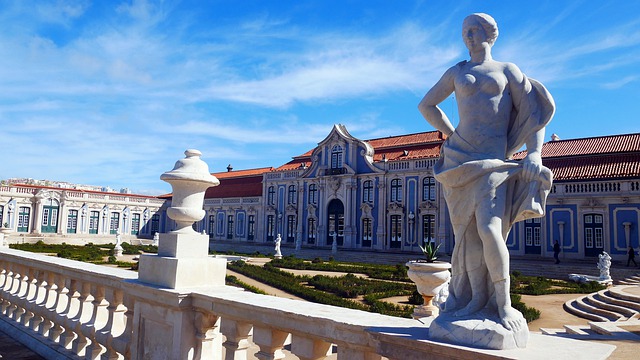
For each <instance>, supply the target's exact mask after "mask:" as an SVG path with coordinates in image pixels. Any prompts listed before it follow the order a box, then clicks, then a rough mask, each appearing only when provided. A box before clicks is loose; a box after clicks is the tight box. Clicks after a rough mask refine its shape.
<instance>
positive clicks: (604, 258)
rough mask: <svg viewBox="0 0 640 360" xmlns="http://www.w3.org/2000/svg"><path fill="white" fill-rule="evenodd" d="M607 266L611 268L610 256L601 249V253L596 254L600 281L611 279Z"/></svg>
mask: <svg viewBox="0 0 640 360" xmlns="http://www.w3.org/2000/svg"><path fill="white" fill-rule="evenodd" d="M609 268H611V256H609V254H607V252H606V251H603V252H602V254H600V255H598V269H599V270H600V280H601V281H602V280H604V281H609V280H612V279H611V274H610V273H609Z"/></svg>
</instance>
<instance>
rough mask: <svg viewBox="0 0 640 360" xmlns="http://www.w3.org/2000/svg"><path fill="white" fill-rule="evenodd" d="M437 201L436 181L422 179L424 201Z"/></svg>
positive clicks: (428, 178)
mask: <svg viewBox="0 0 640 360" xmlns="http://www.w3.org/2000/svg"><path fill="white" fill-rule="evenodd" d="M435 199H436V179H434V178H433V176H427V177H425V178H424V179H422V201H427V200H435Z"/></svg>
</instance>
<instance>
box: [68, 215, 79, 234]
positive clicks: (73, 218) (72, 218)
mask: <svg viewBox="0 0 640 360" xmlns="http://www.w3.org/2000/svg"><path fill="white" fill-rule="evenodd" d="M77 228H78V210H69V216H67V233H69V234H75V233H76V231H77Z"/></svg>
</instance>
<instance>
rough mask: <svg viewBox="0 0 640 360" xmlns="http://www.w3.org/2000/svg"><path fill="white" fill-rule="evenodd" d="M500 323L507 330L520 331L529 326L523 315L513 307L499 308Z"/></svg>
mask: <svg viewBox="0 0 640 360" xmlns="http://www.w3.org/2000/svg"><path fill="white" fill-rule="evenodd" d="M498 313H499V315H500V321H501V322H502V326H504V327H505V328H506V329H507V330H511V331H519V330H521V329H523V328H524V327H526V326H527V321H526V320H525V319H524V317H523V316H522V314H521V313H520V312H519V311H518V310H516V309H514V308H512V307H511V306H504V307H498Z"/></svg>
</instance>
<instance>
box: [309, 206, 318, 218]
mask: <svg viewBox="0 0 640 360" xmlns="http://www.w3.org/2000/svg"><path fill="white" fill-rule="evenodd" d="M316 209H317V207H316V206H315V205H313V204H309V205H307V213H308V214H309V215H308V217H312V218H315V217H316Z"/></svg>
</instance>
